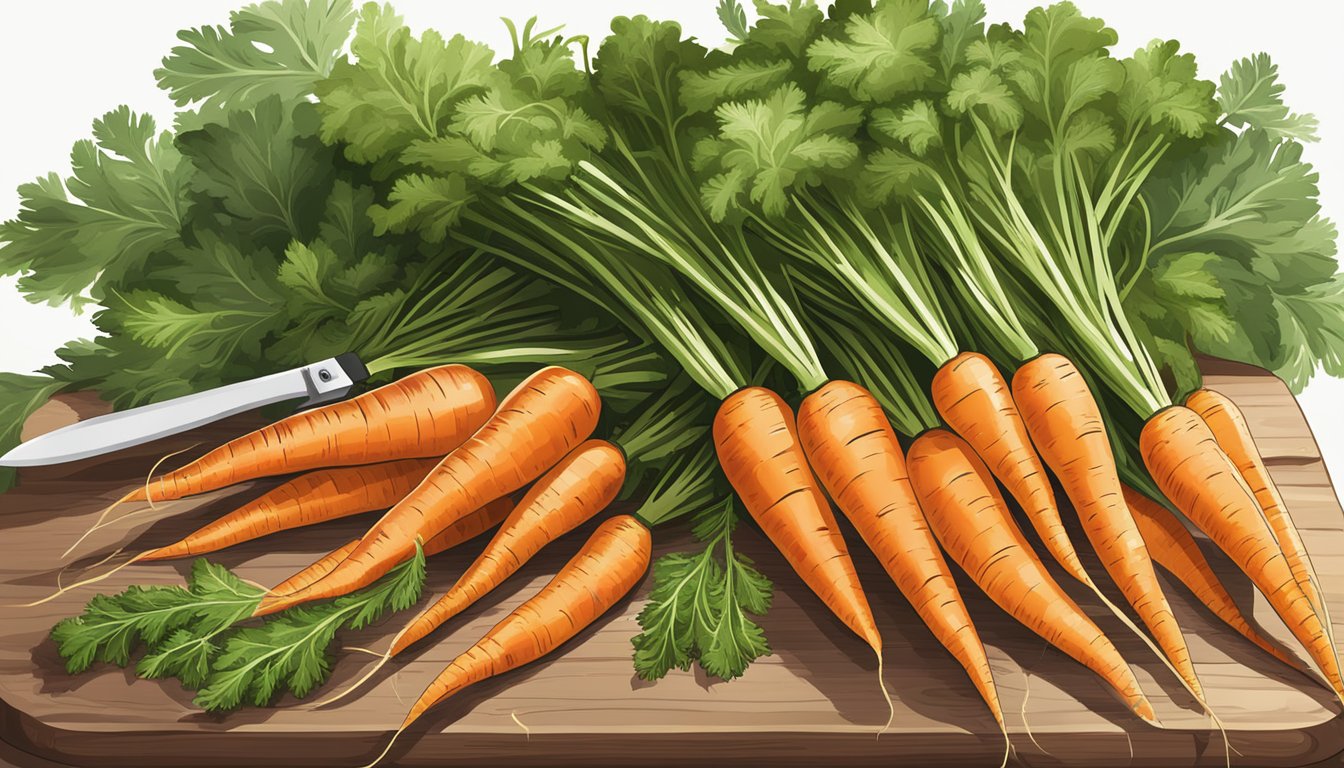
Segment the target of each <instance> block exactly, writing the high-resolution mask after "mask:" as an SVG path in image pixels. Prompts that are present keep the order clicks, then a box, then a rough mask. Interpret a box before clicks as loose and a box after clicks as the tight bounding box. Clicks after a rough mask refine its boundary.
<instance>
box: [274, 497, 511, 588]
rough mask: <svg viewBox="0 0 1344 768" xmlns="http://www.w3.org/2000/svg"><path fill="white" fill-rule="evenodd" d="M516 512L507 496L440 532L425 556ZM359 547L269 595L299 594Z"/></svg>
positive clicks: (349, 546)
mask: <svg viewBox="0 0 1344 768" xmlns="http://www.w3.org/2000/svg"><path fill="white" fill-rule="evenodd" d="M512 508H513V502H512V500H510V499H509V498H508V497H507V496H506V497H504V498H500V499H495V500H494V501H492V502H490V503H489V504H486V505H485V506H484V507H481V508H480V509H478V510H476V511H475V512H472V513H471V514H470V515H467V516H466V517H464V518H462V519H461V520H458V521H457V522H456V523H454V524H452V525H450V526H448V527H447V528H445V529H443V530H442V531H439V533H438V534H437V535H435V536H434V537H433V538H431V539H430V540H429V541H426V542H425V544H424V547H423V549H424V552H425V556H426V557H428V556H431V555H437V554H439V553H440V552H445V551H447V550H449V549H452V548H453V547H455V546H457V545H458V544H461V543H463V542H465V541H467V540H469V539H473V538H475V537H477V536H479V535H481V534H482V533H485V532H486V531H488V530H490V529H491V528H494V527H495V526H496V525H498V524H499V521H501V520H503V519H504V517H505V516H506V515H508V514H509V510H510V509H512ZM358 545H359V539H352V540H350V541H349V542H348V543H346V544H345V545H343V546H341V547H339V548H337V549H334V550H332V551H331V552H330V553H329V554H327V555H324V556H323V557H322V559H320V560H318V561H317V562H315V563H313V564H312V565H310V566H308V567H307V568H304V569H303V570H302V571H299V572H298V573H296V574H294V575H293V576H291V577H289V579H288V580H286V581H283V582H281V583H280V584H278V585H276V587H275V588H274V589H272V590H271V591H270V594H272V595H287V594H290V593H292V592H297V591H299V590H300V589H303V588H304V587H307V586H308V585H309V584H312V583H314V582H316V581H317V580H318V579H320V578H322V577H323V576H326V575H327V574H328V573H331V571H332V569H334V568H335V567H336V565H337V564H338V563H340V562H341V561H342V560H344V559H345V558H347V557H349V556H350V553H351V552H354V551H355V547H356V546H358Z"/></svg>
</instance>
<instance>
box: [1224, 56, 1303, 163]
mask: <svg viewBox="0 0 1344 768" xmlns="http://www.w3.org/2000/svg"><path fill="white" fill-rule="evenodd" d="M1283 91H1284V88H1283V84H1282V83H1280V82H1279V67H1278V65H1277V64H1275V63H1274V62H1272V61H1270V59H1269V54H1267V53H1257V54H1255V55H1253V56H1248V57H1246V58H1244V59H1238V60H1237V61H1235V62H1233V63H1232V68H1231V69H1229V70H1228V71H1226V72H1224V73H1223V76H1222V78H1220V80H1219V84H1218V105H1219V106H1220V107H1221V108H1222V110H1223V122H1225V123H1227V124H1228V125H1233V126H1236V127H1238V128H1242V127H1245V128H1258V129H1260V130H1262V131H1264V132H1265V133H1267V134H1269V135H1270V137H1272V138H1276V139H1292V140H1294V141H1316V139H1317V136H1316V118H1315V117H1313V116H1312V115H1300V114H1296V113H1294V112H1292V111H1290V110H1289V109H1288V107H1287V105H1285V104H1284V103H1283Z"/></svg>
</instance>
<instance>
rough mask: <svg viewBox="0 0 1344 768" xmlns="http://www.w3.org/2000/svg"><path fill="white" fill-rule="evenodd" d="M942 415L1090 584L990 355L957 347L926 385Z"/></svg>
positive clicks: (1064, 561)
mask: <svg viewBox="0 0 1344 768" xmlns="http://www.w3.org/2000/svg"><path fill="white" fill-rule="evenodd" d="M929 392H930V394H931V395H932V396H933V404H934V406H935V407H937V409H938V414H939V415H940V416H942V417H943V421H945V422H947V425H948V426H949V427H951V428H952V430H953V431H954V432H956V433H957V434H958V435H960V436H961V438H962V439H963V440H965V441H966V442H967V443H969V444H970V446H971V447H972V448H974V449H975V452H976V453H977V454H978V455H979V456H980V458H981V459H983V460H984V461H985V463H986V464H987V465H988V466H989V469H990V471H991V472H993V473H994V476H995V477H997V478H998V479H999V482H1001V483H1003V485H1004V487H1005V488H1007V489H1008V492H1009V493H1010V494H1012V496H1013V498H1014V499H1016V500H1017V503H1018V504H1019V505H1020V506H1021V507H1022V511H1023V512H1024V513H1026V515H1027V519H1028V520H1030V521H1031V525H1032V527H1033V528H1035V529H1036V533H1037V535H1039V536H1040V537H1041V542H1042V543H1044V544H1045V548H1046V550H1047V551H1048V552H1049V553H1050V555H1051V557H1053V558H1054V559H1055V561H1056V562H1058V563H1059V564H1060V565H1061V566H1063V567H1064V570H1065V571H1066V572H1068V574H1069V575H1070V576H1072V577H1073V578H1075V579H1077V580H1078V581H1081V582H1082V583H1084V584H1087V585H1088V586H1092V587H1095V585H1094V584H1093V582H1092V578H1091V577H1090V576H1088V574H1087V572H1086V571H1085V570H1083V564H1082V562H1081V561H1080V560H1079V559H1078V552H1077V550H1075V549H1074V547H1073V542H1072V541H1070V540H1069V533H1068V531H1067V530H1065V528H1064V521H1063V520H1062V519H1061V517H1060V514H1059V505H1058V504H1057V503H1056V501H1055V491H1054V488H1052V487H1051V485H1050V477H1049V475H1047V474H1046V471H1045V465H1044V464H1043V463H1042V462H1041V457H1040V456H1039V455H1038V454H1037V453H1036V448H1035V447H1034V446H1033V445H1032V444H1031V438H1030V437H1029V436H1028V435H1027V426H1026V424H1025V423H1023V421H1022V416H1021V414H1020V413H1019V412H1018V409H1017V404H1016V403H1014V402H1013V396H1012V393H1011V392H1010V391H1009V389H1008V382H1006V381H1004V379H1003V375H1002V374H1001V373H999V369H998V368H997V367H996V366H995V365H994V363H993V362H991V361H990V359H989V358H987V357H985V356H984V355H981V354H978V353H976V352H962V353H961V354H959V355H957V356H956V357H954V358H952V359H951V360H949V361H948V362H946V363H944V364H943V365H942V366H941V367H939V368H938V371H937V373H935V374H934V376H933V383H932V385H931V386H930V388H929Z"/></svg>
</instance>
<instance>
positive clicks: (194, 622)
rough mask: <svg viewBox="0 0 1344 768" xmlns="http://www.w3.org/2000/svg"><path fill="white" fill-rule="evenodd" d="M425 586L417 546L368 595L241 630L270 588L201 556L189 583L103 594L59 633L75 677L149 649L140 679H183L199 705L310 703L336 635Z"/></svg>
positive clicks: (400, 604) (394, 607)
mask: <svg viewBox="0 0 1344 768" xmlns="http://www.w3.org/2000/svg"><path fill="white" fill-rule="evenodd" d="M424 580H425V552H424V550H423V549H422V548H417V549H416V554H415V556H414V557H412V558H411V559H409V560H407V561H406V562H404V563H402V564H400V565H399V566H397V567H396V568H394V569H392V571H391V572H390V573H388V575H387V576H385V577H384V578H382V579H381V580H379V581H378V582H376V583H374V584H373V585H371V586H369V587H367V588H365V589H362V590H360V591H358V592H354V593H351V594H349V595H344V596H341V597H339V598H336V599H334V600H329V601H325V602H322V603H316V604H312V605H307V606H302V607H299V608H294V609H291V610H288V611H285V612H283V613H280V614H277V615H276V616H274V617H273V618H270V619H268V620H266V621H265V622H264V623H261V624H257V625H253V626H241V627H240V626H234V625H235V624H236V623H237V622H239V621H243V620H245V619H247V618H248V617H250V616H251V615H252V612H253V611H254V610H256V607H257V605H258V604H259V603H260V602H261V598H262V596H263V595H264V594H265V592H264V590H262V589H260V588H258V587H255V586H252V585H250V584H247V583H245V582H243V581H242V580H241V579H239V578H238V577H237V576H235V575H234V574H233V573H232V572H230V571H229V569H227V568H225V567H224V566H222V565H217V564H214V563H210V562H209V561H207V560H205V559H204V558H202V559H199V560H197V561H196V562H195V563H194V564H193V566H192V572H191V576H190V577H189V579H188V582H187V586H185V587H182V586H153V587H141V586H132V587H129V588H127V589H126V590H125V591H124V592H121V593H119V594H117V595H98V596H96V597H94V598H93V599H92V600H90V601H89V604H88V605H87V606H86V607H85V609H84V613H83V614H81V615H80V616H76V617H72V618H68V619H65V620H63V621H61V622H59V623H58V624H57V625H56V626H55V627H54V628H53V629H52V631H51V635H52V639H53V640H54V641H55V642H56V647H57V650H58V652H59V653H60V655H61V658H63V659H64V660H65V663H66V670H67V671H68V672H69V673H70V674H78V673H80V672H84V671H86V670H88V669H89V668H90V667H91V666H93V664H94V663H97V662H106V663H110V664H115V665H117V666H122V667H124V666H126V665H128V664H130V662H131V657H132V656H133V655H134V653H135V651H136V650H137V648H138V647H139V646H141V645H142V644H143V645H144V646H145V647H146V649H147V652H146V653H145V654H144V655H143V656H142V657H140V659H139V661H138V662H137V663H136V667H135V672H136V675H137V676H139V677H142V678H170V677H171V678H176V679H177V680H179V681H180V682H181V683H182V685H183V686H185V687H186V688H188V689H192V690H196V691H198V694H197V696H196V700H195V703H196V705H197V706H199V707H201V708H202V709H205V710H208V711H217V710H226V709H234V708H236V707H238V706H240V705H242V704H244V703H249V704H253V705H256V706H262V705H264V704H266V703H268V702H269V701H270V700H271V699H273V698H274V697H275V696H276V695H277V694H278V693H283V692H289V693H292V694H293V695H295V696H297V697H303V696H305V695H307V694H308V693H309V692H311V691H312V690H313V689H314V688H316V687H317V686H319V685H321V684H322V683H324V682H325V681H326V679H327V677H328V676H329V675H330V673H331V660H330V656H329V648H330V646H331V644H332V642H333V641H334V640H335V637H336V633H337V632H338V631H340V630H342V629H362V628H364V627H367V626H369V625H370V624H372V623H374V622H375V621H377V620H378V619H380V618H381V617H382V616H383V615H385V614H386V613H388V612H389V611H401V610H405V609H406V608H409V607H410V606H411V605H413V604H414V603H415V602H416V600H418V599H419V598H420V592H421V589H422V588H423V586H424Z"/></svg>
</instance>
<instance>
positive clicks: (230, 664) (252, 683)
mask: <svg viewBox="0 0 1344 768" xmlns="http://www.w3.org/2000/svg"><path fill="white" fill-rule="evenodd" d="M424 582H425V553H424V550H422V549H421V548H420V547H419V546H418V545H417V547H416V552H415V556H414V557H412V558H411V559H410V560H407V561H406V562H404V563H402V564H401V565H398V566H397V567H396V568H394V569H393V570H392V571H391V572H390V573H388V575H386V576H384V577H383V578H382V579H380V580H379V581H377V582H375V583H374V584H373V585H372V586H369V587H367V588H365V589H362V590H359V591H358V592H354V593H351V594H349V595H342V596H341V597H337V598H335V599H333V600H329V601H326V602H323V603H318V604H312V605H303V606H298V607H296V608H291V609H289V610H287V611H284V612H282V613H280V614H278V615H277V616H276V617H274V618H272V619H269V620H267V621H266V622H265V623H263V624H262V625H261V626H258V627H242V628H240V629H237V630H235V631H234V632H232V633H230V634H229V635H228V636H227V638H226V639H225V640H224V641H223V650H222V651H221V652H220V654H219V656H218V657H217V658H215V659H214V661H213V662H212V663H211V665H210V673H209V675H208V676H207V677H206V678H205V681H204V685H203V686H202V687H201V688H200V690H199V691H197V694H196V699H195V704H196V705H197V706H199V707H201V708H202V709H204V710H206V711H218V710H226V709H234V708H236V707H238V706H240V705H241V704H243V703H249V704H252V705H253V706H257V707H262V706H266V705H267V704H269V703H270V701H271V700H272V699H273V698H275V696H276V695H277V694H279V693H284V692H288V693H291V694H293V695H294V696H296V697H298V698H303V697H304V696H307V695H308V694H309V693H311V692H312V691H313V689H315V688H317V687H318V686H320V685H321V684H322V683H324V682H326V680H327V678H328V677H329V676H330V675H331V659H330V655H329V653H328V648H329V647H330V645H331V643H332V641H333V640H334V639H335V637H336V633H337V632H338V631H340V630H341V629H362V628H363V627H367V626H369V625H370V624H372V623H373V622H375V621H377V620H378V619H379V618H380V617H382V615H383V614H384V613H386V612H388V611H402V610H405V609H407V608H409V607H411V606H412V605H414V604H415V602H416V601H417V600H419V599H420V590H421V589H422V588H423V586H424Z"/></svg>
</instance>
